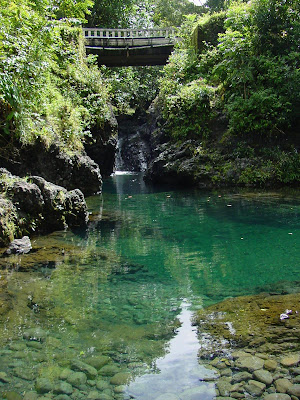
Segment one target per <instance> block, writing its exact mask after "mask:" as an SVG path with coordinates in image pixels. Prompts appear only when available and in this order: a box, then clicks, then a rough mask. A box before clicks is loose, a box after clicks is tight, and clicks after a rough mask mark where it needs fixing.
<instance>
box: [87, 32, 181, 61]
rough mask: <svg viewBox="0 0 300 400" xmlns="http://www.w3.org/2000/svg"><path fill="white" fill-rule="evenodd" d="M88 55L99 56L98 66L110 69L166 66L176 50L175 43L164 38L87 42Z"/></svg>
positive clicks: (94, 40)
mask: <svg viewBox="0 0 300 400" xmlns="http://www.w3.org/2000/svg"><path fill="white" fill-rule="evenodd" d="M86 42H87V43H86V51H87V54H96V55H98V64H99V65H106V66H108V67H125V66H126V67H127V66H143V65H164V64H166V62H167V59H168V57H169V55H170V54H171V53H172V51H173V49H174V41H171V40H170V39H162V38H147V39H140V38H139V39H127V38H126V39H124V38H120V39H119V40H116V39H109V42H108V40H107V39H98V38H93V39H91V38H89V39H88V40H86Z"/></svg>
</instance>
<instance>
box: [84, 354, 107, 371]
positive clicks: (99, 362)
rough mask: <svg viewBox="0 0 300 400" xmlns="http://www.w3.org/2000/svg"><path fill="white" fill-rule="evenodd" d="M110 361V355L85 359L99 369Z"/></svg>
mask: <svg viewBox="0 0 300 400" xmlns="http://www.w3.org/2000/svg"><path fill="white" fill-rule="evenodd" d="M109 361H110V357H108V356H92V357H88V358H86V359H85V362H86V363H87V364H89V365H91V366H92V367H94V368H96V369H97V370H99V369H101V368H102V367H104V365H106V364H108V363H109Z"/></svg>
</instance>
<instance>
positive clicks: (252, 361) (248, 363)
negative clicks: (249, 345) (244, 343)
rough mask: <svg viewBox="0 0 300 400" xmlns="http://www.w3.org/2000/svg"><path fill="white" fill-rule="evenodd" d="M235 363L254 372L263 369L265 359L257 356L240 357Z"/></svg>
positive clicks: (238, 366)
mask: <svg viewBox="0 0 300 400" xmlns="http://www.w3.org/2000/svg"><path fill="white" fill-rule="evenodd" d="M235 365H236V367H237V368H239V369H245V370H247V371H249V372H253V371H255V370H257V369H262V368H263V366H264V360H263V359H261V358H259V357H256V356H251V355H250V356H247V357H240V358H238V359H237V360H236V362H235Z"/></svg>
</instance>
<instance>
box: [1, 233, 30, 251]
mask: <svg viewBox="0 0 300 400" xmlns="http://www.w3.org/2000/svg"><path fill="white" fill-rule="evenodd" d="M31 249H32V246H31V242H30V239H29V237H28V236H23V237H22V239H15V240H13V241H12V242H11V243H10V245H9V246H8V249H7V250H5V252H4V253H3V254H4V255H6V256H8V255H10V254H27V253H29V252H30V250H31Z"/></svg>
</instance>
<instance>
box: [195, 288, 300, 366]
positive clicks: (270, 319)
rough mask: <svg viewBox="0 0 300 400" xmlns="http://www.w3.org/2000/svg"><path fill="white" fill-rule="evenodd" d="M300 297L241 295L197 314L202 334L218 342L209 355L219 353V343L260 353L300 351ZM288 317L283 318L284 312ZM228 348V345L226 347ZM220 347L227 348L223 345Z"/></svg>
mask: <svg viewBox="0 0 300 400" xmlns="http://www.w3.org/2000/svg"><path fill="white" fill-rule="evenodd" d="M299 301H300V294H299V293H296V294H288V295H274V296H272V295H268V294H261V295H255V296H242V297H237V298H230V299H226V300H224V301H223V302H221V303H218V304H214V305H212V306H209V307H207V308H206V309H203V310H200V311H198V312H197V315H196V318H195V322H196V324H197V325H198V329H199V331H201V332H209V334H211V335H212V337H213V338H214V339H215V340H216V342H214V341H212V343H213V344H212V348H211V349H210V350H208V352H204V351H203V352H202V353H201V351H200V356H202V357H204V358H206V357H209V352H211V353H214V352H215V351H217V349H216V347H217V346H218V343H220V341H222V343H227V347H231V346H232V343H235V346H238V347H239V346H240V347H243V346H247V347H251V348H256V349H257V351H259V352H266V353H268V352H272V353H273V354H276V353H284V352H285V351H289V352H293V351H298V350H299V349H300V341H299V338H300V315H299V314H298V309H299ZM287 309H288V310H292V311H291V313H289V314H288V318H286V319H280V316H281V314H282V313H284V312H285V310H287ZM225 347H226V345H225ZM220 348H223V349H224V345H223V346H221V347H220Z"/></svg>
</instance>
